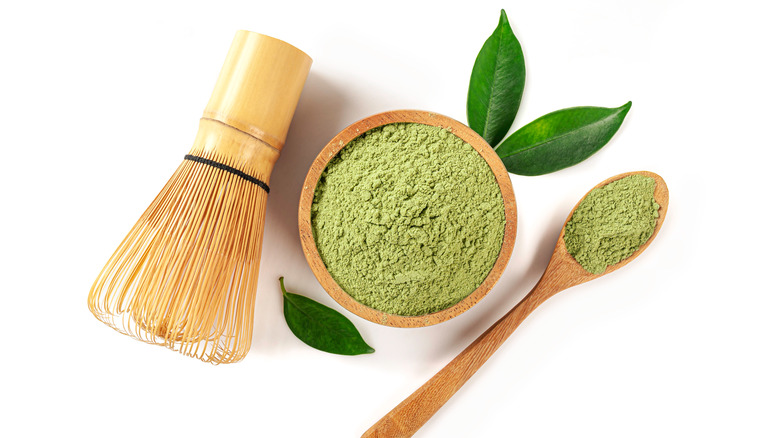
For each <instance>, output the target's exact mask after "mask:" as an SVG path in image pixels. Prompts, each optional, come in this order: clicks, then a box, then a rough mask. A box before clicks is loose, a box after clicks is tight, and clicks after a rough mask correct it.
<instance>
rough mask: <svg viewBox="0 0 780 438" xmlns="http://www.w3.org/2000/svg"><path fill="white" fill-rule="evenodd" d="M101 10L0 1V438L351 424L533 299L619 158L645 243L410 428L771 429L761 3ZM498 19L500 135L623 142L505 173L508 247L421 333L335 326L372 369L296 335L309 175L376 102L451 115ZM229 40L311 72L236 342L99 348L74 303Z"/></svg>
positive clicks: (774, 333) (756, 433) (101, 339)
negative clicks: (651, 201)
mask: <svg viewBox="0 0 780 438" xmlns="http://www.w3.org/2000/svg"><path fill="white" fill-rule="evenodd" d="M124 5H125V6H119V5H115V3H114V2H92V3H88V2H15V3H11V2H7V4H4V5H3V8H2V9H3V11H2V14H0V59H2V67H0V127H1V128H2V130H1V131H0V132H1V133H2V149H3V155H2V161H1V163H2V169H0V190H2V192H0V193H2V204H0V205H2V207H1V208H2V215H0V225H1V226H0V248H1V250H0V251H1V252H0V262H1V263H0V272H2V276H1V277H0V290H1V291H2V301H0V302H1V303H2V304H1V305H0V306H1V307H0V312H2V318H0V327H2V333H4V334H5V340H4V342H2V344H1V345H2V348H0V355H1V356H0V358H2V364H3V365H2V367H3V370H2V372H0V435H3V436H60V435H63V434H67V435H73V436H88V437H92V436H128V437H130V436H133V437H137V436H164V435H166V436H223V437H228V436H239V435H240V436H262V437H299V436H317V437H357V436H359V435H360V434H361V433H362V432H363V431H364V430H365V429H367V428H368V427H369V426H370V425H372V424H373V423H374V422H375V421H376V420H377V419H379V418H380V417H381V416H382V415H384V414H385V413H386V412H387V411H388V410H389V409H391V408H392V407H394V406H395V405H396V404H397V403H398V402H400V401H401V400H402V399H403V398H405V397H406V396H407V395H408V394H410V393H411V392H412V391H413V390H414V389H416V388H417V387H418V386H419V385H421V384H422V383H423V382H425V381H426V380H427V379H428V378H429V377H430V376H432V375H433V374H434V373H435V372H436V371H437V370H439V369H440V368H441V367H442V366H444V365H445V364H446V363H447V362H448V361H449V360H450V359H451V358H452V357H454V356H455V355H456V354H457V353H458V352H459V351H461V350H462V349H463V348H464V347H466V346H467V345H468V344H469V343H470V342H471V341H472V340H473V339H474V338H475V337H476V336H477V335H478V334H479V333H481V332H482V331H484V330H485V329H486V328H487V327H489V326H490V325H491V324H492V323H493V322H494V321H495V320H496V319H498V318H499V317H500V316H501V315H503V314H504V313H505V312H506V311H507V310H508V309H510V308H511V307H512V306H513V305H514V304H515V303H516V302H517V301H519V300H520V299H521V298H522V297H523V296H524V295H525V294H526V293H527V292H528V291H529V290H530V289H531V287H532V286H533V285H534V283H535V282H536V280H537V279H538V277H539V276H540V275H541V273H542V271H543V269H544V267H545V265H546V263H547V260H548V258H549V256H550V254H551V251H552V247H553V244H554V241H555V239H556V237H557V234H558V231H559V230H560V227H561V225H562V221H563V220H564V218H565V217H566V215H567V213H568V212H569V210H570V209H571V207H572V206H573V205H574V203H575V202H576V201H577V200H578V199H579V198H580V197H581V196H582V195H583V194H584V193H585V192H586V191H587V190H588V189H590V188H591V187H592V186H593V185H595V184H596V183H598V182H599V181H601V180H603V179H605V178H607V177H609V176H612V175H614V174H617V173H621V172H626V171H632V170H651V171H654V172H656V173H659V174H660V175H661V176H663V177H664V178H665V179H666V182H667V183H668V186H669V189H670V193H671V204H670V206H669V214H668V217H667V221H666V223H665V224H664V226H663V229H662V230H661V233H660V234H659V236H658V238H657V239H656V240H655V242H654V243H653V244H652V246H651V247H650V248H649V249H648V250H647V251H646V252H645V253H644V254H643V255H642V256H641V257H639V258H638V259H637V260H636V261H635V262H633V263H631V264H630V265H629V266H627V267H626V268H625V269H623V270H621V271H618V272H616V273H614V274H611V275H609V276H606V277H604V278H601V279H599V280H597V281H594V282H592V283H588V284H585V285H582V286H579V287H576V288H574V289H572V290H569V291H566V292H564V293H562V294H560V295H558V296H556V297H554V298H553V299H551V300H550V301H548V302H547V303H545V304H544V305H543V306H542V307H540V308H539V309H538V310H537V311H536V312H535V313H534V314H533V315H532V316H531V317H530V318H529V319H528V320H527V321H526V322H524V323H523V325H522V326H521V327H520V329H519V330H518V331H517V332H516V333H515V334H514V335H513V337H511V338H510V339H509V340H508V341H507V343H506V344H504V346H503V347H502V348H501V349H500V350H499V351H498V352H497V353H496V354H495V356H493V358H491V360H490V361H489V362H488V363H487V364H486V365H485V366H484V367H483V368H482V369H481V370H480V371H479V372H478V373H477V375H476V376H475V377H474V378H473V379H471V381H469V382H468V383H467V384H466V386H464V387H463V389H462V390H461V391H460V392H459V393H458V394H456V395H455V397H453V398H452V399H451V400H450V402H449V403H448V404H447V405H446V406H445V407H444V408H443V409H442V410H441V411H440V412H439V413H438V414H437V415H436V416H435V417H434V418H433V419H432V420H431V421H430V422H429V423H428V424H427V425H426V426H424V427H423V429H421V430H420V432H419V434H418V436H420V437H491V436H524V437H525V436H527V437H564V436H587V437H596V436H598V437H626V436H631V437H657V436H675V437H683V436H684V437H688V436H709V437H732V436H751V437H776V436H779V435H780V424H779V423H780V421H779V420H778V417H777V415H778V412H779V411H780V398H779V397H780V396H778V394H779V393H780V378H779V377H778V370H779V369H780V348H778V334H780V322H778V317H777V312H778V309H780V290H779V288H778V286H777V282H776V279H777V275H776V271H777V269H778V268H777V262H778V261H779V260H778V259H779V258H778V255H777V248H778V246H779V245H780V241H779V240H778V235H777V234H778V232H777V225H776V224H775V221H776V220H777V218H778V213H779V212H780V209H778V201H777V194H776V190H777V187H778V183H777V171H776V168H777V164H776V162H777V161H776V160H777V158H776V157H777V155H778V153H777V151H778V146H779V145H780V144H779V143H780V142H778V136H777V128H776V127H777V123H778V122H777V120H778V115H780V114H778V110H777V107H778V105H777V102H778V99H780V95H779V93H778V86H777V81H778V77H779V76H780V72H779V71H778V68H777V64H776V63H777V53H778V52H777V47H778V42H780V37H779V36H778V32H777V31H776V30H775V29H776V26H777V24H776V18H777V16H778V14H777V11H776V10H771V9H770V5H772V2H768V1H767V2H750V1H745V2H712V1H698V2H696V1H645V2H627V1H622V0H612V1H609V0H600V1H593V2H581V1H549V2H548V1H544V2H542V1H537V2H530V1H525V2H510V1H504V2H493V1H479V2H477V1H472V2H468V4H463V5H458V4H457V3H455V2H435V3H434V2H422V1H415V2H365V1H364V2H355V3H350V4H347V3H337V2H317V3H311V4H301V3H298V2H286V3H283V2H273V3H271V2H263V1H259V0H256V1H252V2H231V1H222V2H181V3H163V2H145V1H135V2H131V3H125V4H124ZM502 7H503V8H505V9H506V10H507V13H508V15H509V19H510V22H511V24H512V27H513V29H514V31H515V33H516V34H517V36H518V38H519V40H520V42H521V44H522V45H523V49H524V52H525V59H526V66H527V72H528V73H527V74H528V76H527V82H526V86H525V94H524V96H523V102H522V104H521V107H520V112H519V114H518V117H517V119H516V121H515V125H514V127H513V130H514V129H517V128H519V127H520V126H522V125H524V124H526V123H528V122H530V121H532V120H533V119H535V118H537V117H539V116H541V115H543V114H546V113H548V112H550V111H553V110H557V109H561V108H565V107H570V106H580V105H594V106H608V107H615V106H620V105H622V104H624V103H625V102H626V101H628V100H632V101H633V103H634V106H633V108H632V109H631V111H630V113H629V114H628V117H627V118H626V120H625V123H624V124H623V126H622V128H621V129H620V132H618V134H617V135H616V136H615V137H614V138H613V139H612V141H611V142H610V143H609V144H608V145H607V146H606V147H604V149H602V150H601V151H600V152H599V153H597V154H596V155H595V156H593V157H592V158H590V159H589V160H587V161H586V162H584V163H582V164H580V165H577V166H575V167H572V168H569V169H566V170H563V171H560V172H557V173H555V174H552V175H547V176H540V177H530V178H529V177H519V176H514V177H513V178H512V182H513V184H514V188H515V192H516V195H517V204H518V207H519V208H518V219H519V223H518V225H519V230H518V236H517V244H516V246H515V250H514V254H513V256H512V259H511V261H510V264H509V266H508V269H507V272H506V273H505V274H504V276H503V277H502V278H501V280H500V281H499V283H498V285H497V286H496V287H495V289H494V290H493V291H492V292H491V293H490V294H489V295H488V296H487V297H486V298H485V299H484V300H483V301H481V302H480V303H479V304H477V305H476V306H475V307H474V308H472V309H471V310H469V311H468V312H466V313H465V314H463V315H461V316H459V317H457V318H455V319H453V320H450V321H448V322H445V323H442V324H439V325H436V326H433V327H428V328H419V329H398V328H390V327H383V326H379V325H376V324H373V323H370V322H367V321H364V320H362V319H360V318H358V317H356V316H354V315H352V314H347V316H348V317H349V318H350V319H351V320H352V321H353V322H354V323H355V324H356V326H357V327H358V329H359V330H360V331H361V332H362V334H363V335H364V337H365V339H366V340H367V341H368V342H369V344H371V345H372V346H374V347H375V348H376V350H377V351H376V353H375V354H373V355H368V356H361V357H341V356H335V355H330V354H326V353H323V352H320V351H317V350H314V349H312V348H309V347H307V346H306V345H304V344H303V343H301V342H300V341H298V340H297V339H296V338H295V337H294V336H293V335H292V334H291V333H290V331H289V330H288V328H287V326H286V325H285V322H284V319H283V316H282V308H281V296H280V294H279V289H278V283H277V278H278V277H279V276H281V275H284V276H285V277H286V283H287V285H288V287H289V288H290V289H291V290H293V291H295V292H298V293H301V294H304V295H307V296H309V297H312V298H314V299H317V300H319V301H321V302H323V303H325V304H328V305H330V306H333V307H337V308H339V307H338V305H337V304H336V303H335V302H334V301H333V300H331V299H330V297H329V296H328V295H327V294H326V293H325V292H324V290H323V289H322V288H321V287H320V286H319V284H318V283H317V281H316V280H315V278H314V276H313V274H312V273H311V271H310V270H309V268H308V265H307V264H306V261H305V259H304V256H303V253H302V250H301V248H300V243H299V240H298V236H297V231H296V221H297V218H296V213H297V202H298V196H299V193H300V189H301V186H302V182H303V178H304V176H305V174H306V171H307V170H308V167H309V165H310V164H311V162H312V160H313V159H314V157H315V155H316V154H317V152H318V151H319V149H320V148H322V147H323V146H324V145H325V144H326V143H327V142H328V140H330V138H332V137H333V136H334V135H335V134H336V133H338V132H339V131H340V130H341V129H343V128H344V127H345V126H347V125H348V124H350V123H352V122H354V121H356V120H358V119H361V118H363V117H366V116H369V115H371V114H374V113H377V112H381V111H385V110H392V109H424V110H429V111H434V112H439V113H442V114H446V115H449V116H451V117H453V118H456V119H459V120H462V121H465V120H466V109H465V107H466V90H467V87H468V81H469V76H470V72H471V67H472V64H473V60H474V58H475V56H476V54H477V52H478V51H479V49H480V47H481V46H482V43H483V42H484V40H485V39H486V38H487V37H488V36H489V35H490V33H491V32H492V31H493V29H494V27H495V26H496V23H497V22H498V17H499V10H500V9H501V8H502ZM237 29H249V30H253V31H257V32H261V33H265V34H269V35H272V36H275V37H277V38H280V39H283V40H285V41H288V42H290V43H291V44H293V45H296V46H297V47H299V48H300V49H302V50H304V51H305V52H307V53H308V54H309V55H310V56H311V57H312V58H313V59H314V64H313V67H312V71H311V75H310V77H309V79H308V82H307V84H306V86H305V88H304V90H303V95H302V98H301V101H300V104H299V106H298V111H297V113H296V116H295V119H294V120H293V124H292V127H291V131H290V135H289V137H288V141H287V145H286V147H285V149H284V151H283V154H282V157H281V159H280V160H279V162H278V163H277V167H276V169H275V172H274V175H273V177H272V179H271V187H272V191H271V196H270V201H269V205H268V211H267V225H266V233H265V243H264V248H263V262H262V266H261V272H260V284H259V292H258V298H257V303H256V316H255V333H254V341H253V344H252V350H251V352H250V353H249V355H248V357H247V358H246V359H245V360H244V361H243V362H241V363H239V364H234V365H221V366H217V367H215V366H211V365H207V364H203V363H201V362H200V361H198V360H195V359H191V358H187V357H184V356H182V355H179V354H177V353H173V352H171V351H168V350H166V349H164V348H160V347H155V346H150V345H146V344H143V343H141V342H138V341H135V340H133V339H131V338H128V337H124V336H121V335H119V334H118V333H116V332H114V331H113V330H111V329H109V328H108V327H106V326H104V325H103V324H101V323H99V322H98V321H97V320H96V319H95V318H94V317H93V316H92V315H91V314H90V313H89V311H88V310H87V305H86V301H87V292H88V290H89V287H90V285H91V284H92V281H93V280H94V278H95V277H96V276H97V274H98V272H99V270H100V268H101V267H102V266H103V264H104V263H105V261H106V260H107V258H108V257H109V255H110V254H111V253H112V252H113V250H114V249H115V247H116V245H117V244H118V243H119V241H120V240H121V238H122V237H123V236H124V235H125V233H126V232H127V231H128V230H129V229H130V227H131V226H132V224H133V223H134V222H135V220H136V219H137V218H138V216H139V215H140V214H141V212H142V211H143V209H144V208H145V207H146V206H147V205H148V203H149V202H150V201H151V200H152V198H153V197H154V196H155V195H156V194H157V192H158V191H159V189H160V188H162V186H163V184H164V182H165V181H166V180H167V179H168V177H169V176H170V175H171V174H172V173H173V170H174V169H175V168H176V166H177V165H178V164H179V162H180V161H181V159H182V156H183V154H185V153H186V152H187V151H188V150H189V147H190V146H191V142H192V140H193V138H194V136H195V131H196V129H197V122H198V119H199V117H200V113H201V111H202V110H203V107H204V106H205V104H206V102H207V100H208V97H209V95H210V93H211V89H212V87H213V85H214V82H215V80H216V77H217V74H218V72H219V69H220V67H221V65H222V61H223V60H224V56H225V54H226V53H227V49H228V47H229V45H230V42H231V40H232V38H233V34H234V32H235V31H236V30H237ZM339 309H340V308H339ZM340 310H343V309H340ZM345 313H346V311H345Z"/></svg>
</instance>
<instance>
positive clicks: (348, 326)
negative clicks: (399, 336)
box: [279, 277, 374, 356]
mask: <svg viewBox="0 0 780 438" xmlns="http://www.w3.org/2000/svg"><path fill="white" fill-rule="evenodd" d="M279 284H280V285H281V286H282V296H283V297H284V319H285V320H286V321H287V326H288V327H290V330H291V331H292V332H293V334H294V335H295V336H296V337H297V338H298V339H300V340H301V341H303V342H304V343H306V344H307V345H309V346H311V347H314V348H316V349H318V350H322V351H325V352H327V353H334V354H344V355H348V356H354V355H358V354H368V353H373V352H374V349H373V348H371V347H370V346H369V345H368V344H366V342H365V341H364V340H363V338H362V337H361V336H360V333H359V332H358V330H357V329H356V328H355V326H354V324H352V322H350V320H348V319H347V318H346V317H344V315H342V314H340V313H339V312H337V311H335V310H333V309H331V308H330V307H328V306H325V305H322V304H320V303H318V302H316V301H314V300H312V299H311V298H306V297H304V296H303V295H297V294H293V293H289V292H287V291H286V290H285V288H284V277H280V278H279Z"/></svg>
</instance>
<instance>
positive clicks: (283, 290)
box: [279, 277, 287, 296]
mask: <svg viewBox="0 0 780 438" xmlns="http://www.w3.org/2000/svg"><path fill="white" fill-rule="evenodd" d="M279 285H280V286H281V287H282V296H284V295H285V294H287V289H285V288H284V277H279Z"/></svg>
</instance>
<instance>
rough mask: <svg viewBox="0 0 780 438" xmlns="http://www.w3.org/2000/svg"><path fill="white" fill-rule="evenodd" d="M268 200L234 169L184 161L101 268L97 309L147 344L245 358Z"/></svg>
mask: <svg viewBox="0 0 780 438" xmlns="http://www.w3.org/2000/svg"><path fill="white" fill-rule="evenodd" d="M225 161H230V160H229V159H226V158H224V159H223V161H222V162H225ZM266 199H267V194H266V192H265V191H263V190H262V189H261V188H259V187H257V186H256V185H254V184H252V183H250V182H248V181H245V180H243V179H241V178H240V177H238V176H236V175H232V174H230V173H227V172H223V171H220V170H219V169H216V168H213V167H208V166H205V165H203V164H199V163H195V162H192V161H185V162H183V163H182V164H181V165H180V167H179V169H177V171H176V172H175V173H174V175H173V176H172V177H171V180H170V181H169V183H168V184H167V185H166V186H165V188H163V190H162V192H161V193H160V195H159V196H158V197H157V198H156V199H155V200H154V201H153V202H152V204H151V205H150V206H149V208H148V209H147V211H146V213H145V214H144V215H142V216H141V218H140V219H139V220H138V222H137V223H136V224H135V226H134V227H133V228H132V229H131V231H130V233H129V234H128V236H127V237H126V238H125V239H124V240H123V242H122V243H121V244H120V246H119V248H117V250H116V252H115V253H114V255H112V256H111V258H110V259H109V261H108V263H107V264H106V266H105V267H104V268H103V271H102V272H101V273H100V275H99V276H98V278H97V280H96V281H95V283H94V285H93V287H92V290H91V291H90V296H89V303H90V309H91V310H92V312H93V313H94V314H95V316H96V317H98V319H100V320H101V321H103V322H105V323H106V324H108V325H110V326H111V327H113V328H114V329H116V330H117V331H119V332H121V333H124V334H127V335H130V336H133V337H136V338H138V339H140V340H143V341H146V342H149V343H153V344H159V345H165V346H168V347H169V348H173V349H175V350H178V351H181V352H182V353H184V354H186V355H189V356H193V357H198V358H200V359H201V360H204V361H207V362H215V363H222V362H233V361H237V360H240V359H241V358H243V357H244V356H245V355H246V352H247V351H248V347H249V343H250V342H251V327H252V321H253V313H254V312H253V309H254V306H253V305H252V304H253V303H254V297H255V291H254V289H255V285H256V284H257V272H258V269H257V268H258V264H259V260H260V252H261V250H260V241H259V239H258V236H262V220H261V218H262V214H263V212H264V210H265V204H266ZM130 309H132V310H130Z"/></svg>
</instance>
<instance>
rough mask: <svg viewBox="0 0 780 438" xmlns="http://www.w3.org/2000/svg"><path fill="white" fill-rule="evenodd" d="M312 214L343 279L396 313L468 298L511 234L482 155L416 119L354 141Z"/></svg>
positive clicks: (333, 268)
mask: <svg viewBox="0 0 780 438" xmlns="http://www.w3.org/2000/svg"><path fill="white" fill-rule="evenodd" d="M311 212H312V213H311V220H312V229H313V233H314V240H315V243H316V245H317V249H318V250H319V252H320V256H321V257H322V260H323V262H324V263H325V267H326V268H327V269H328V272H329V273H330V274H331V276H332V277H333V279H334V280H335V281H336V283H338V284H339V286H341V288H342V289H343V290H344V291H345V292H346V293H348V294H349V295H351V296H352V297H353V298H355V299H356V300H357V301H359V302H360V303H363V304H365V305H366V306H369V307H372V308H374V309H376V310H379V311H382V312H386V313H391V314H396V315H405V316H419V315H425V314H429V313H433V312H437V311H440V310H444V309H446V308H448V307H451V306H453V305H454V304H456V303H458V302H459V301H461V300H462V299H463V298H465V297H466V296H468V295H469V294H470V293H471V292H473V291H474V290H475V289H476V288H477V287H478V286H479V285H480V284H481V283H482V281H483V280H484V279H485V278H486V277H487V275H488V273H489V272H490V270H491V269H492V268H493V265H494V264H495V262H496V259H497V258H498V254H499V252H500V250H501V245H502V243H503V238H504V224H505V217H504V204H503V199H502V197H501V190H500V188H499V186H498V183H497V182H496V179H495V176H494V175H493V173H492V171H491V170H490V167H489V166H488V164H487V163H486V162H485V160H484V159H483V158H482V157H481V156H480V155H479V154H478V153H477V151H475V150H474V148H473V147H471V146H470V145H468V144H467V143H465V142H464V141H463V140H462V139H460V138H459V137H457V136H456V135H454V134H452V133H451V132H449V131H447V130H446V129H442V128H439V127H435V126H428V125H423V124H417V123H396V124H390V125H385V126H381V127H379V128H376V129H373V130H371V131H368V132H366V133H365V134H363V135H362V136H360V137H358V138H355V139H354V140H352V141H351V142H350V143H349V144H348V145H347V146H345V147H344V148H343V149H342V150H341V151H340V152H339V153H338V154H337V155H336V156H335V157H334V158H333V159H332V160H331V161H330V162H329V163H328V165H327V167H326V168H325V170H324V171H323V173H322V176H321V177H320V180H319V182H318V184H317V187H316V189H315V192H314V201H313V203H312V207H311Z"/></svg>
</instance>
